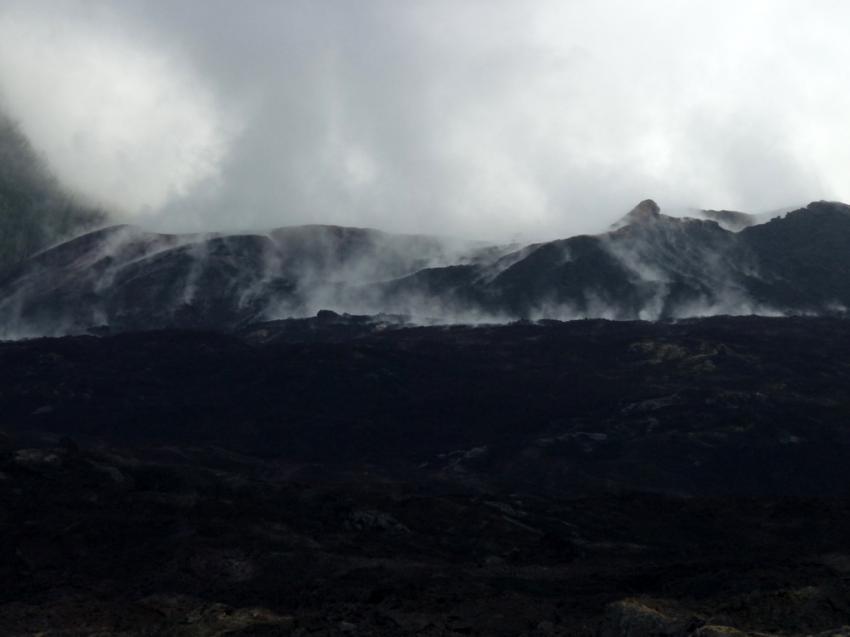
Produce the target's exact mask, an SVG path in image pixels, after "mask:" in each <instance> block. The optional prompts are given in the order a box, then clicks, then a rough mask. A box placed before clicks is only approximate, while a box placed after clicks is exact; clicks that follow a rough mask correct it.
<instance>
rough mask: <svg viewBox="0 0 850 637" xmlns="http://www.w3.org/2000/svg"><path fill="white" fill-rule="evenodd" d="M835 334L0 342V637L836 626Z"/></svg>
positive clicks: (316, 327)
mask: <svg viewBox="0 0 850 637" xmlns="http://www.w3.org/2000/svg"><path fill="white" fill-rule="evenodd" d="M848 360H850V323H848V322H847V321H845V320H844V319H841V318H828V317H823V318H814V317H810V318H805V317H799V318H758V317H741V318H731V317H717V318H712V319H700V320H685V321H679V322H659V323H645V322H609V321H600V320H593V321H576V322H569V323H559V322H554V321H548V322H543V323H539V324H533V323H527V322H520V323H514V324H510V325H505V326H490V327H463V326H454V327H415V326H409V325H406V324H405V323H404V322H403V320H402V319H400V317H396V316H389V315H388V316H383V317H351V316H340V315H335V314H333V313H330V312H323V313H322V314H321V315H320V316H318V317H316V318H313V319H290V320H284V321H273V322H267V323H261V324H252V325H246V326H244V327H242V328H240V329H239V330H237V331H235V332H231V333H221V332H219V333H216V332H199V331H194V332H187V331H153V332H136V333H118V334H114V335H109V334H103V335H101V336H75V337H65V338H58V339H54V338H44V339H36V340H29V341H18V342H7V343H2V344H0V429H2V431H3V437H2V439H1V440H0V534H2V545H3V546H4V547H6V549H5V557H4V559H3V560H2V561H0V572H2V575H0V581H2V582H3V586H2V587H0V633H2V634H9V635H36V634H40V635H94V634H97V635H104V636H105V635H110V636H112V635H128V636H129V635H281V634H282V635H288V634H291V635H309V634H315V635H338V634H360V635H435V636H436V635H528V636H532V635H578V636H581V635H587V636H590V635H593V636H602V637H620V636H622V637H626V636H630V637H645V636H646V637H648V636H660V635H666V636H668V637H670V636H680V637H685V636H702V637H716V636H720V635H725V636H729V635H751V636H754V635H777V636H778V635H786V636H788V635H795V636H797V635H800V636H802V635H819V636H820V635H822V636H824V637H826V636H827V635H830V636H837V635H847V634H850V629H847V628H842V627H843V626H845V625H850V579H848V578H850V540H848V538H850V500H848V492H850V464H848V463H847V462H846V458H847V457H848V452H850V430H848V427H847V423H848V417H850V395H848V393H847V387H848V381H850V365H848V363H847V361H848Z"/></svg>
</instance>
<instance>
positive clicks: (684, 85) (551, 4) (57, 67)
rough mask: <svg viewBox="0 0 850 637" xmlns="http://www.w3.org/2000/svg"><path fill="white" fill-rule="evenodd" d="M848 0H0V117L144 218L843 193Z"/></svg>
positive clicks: (576, 224) (849, 124) (363, 218)
mask: <svg viewBox="0 0 850 637" xmlns="http://www.w3.org/2000/svg"><path fill="white" fill-rule="evenodd" d="M848 33H850V2H845V1H844V0H807V1H806V2H801V1H799V0H789V1H785V0H763V1H762V0H750V1H747V0H734V1H732V0H729V1H726V0H710V1H708V0H706V1H702V0H688V1H687V2H685V1H681V0H641V1H636V0H586V1H585V0H552V1H549V0H538V1H529V0H522V1H521V0H514V1H511V2H501V1H499V0H486V1H485V0H482V1H472V0H468V1H467V0H445V1H444V0H421V1H412V0H411V1H407V0H386V1H383V0H374V1H373V0H356V1H354V0H339V1H336V0H327V1H323V0H307V1H303V2H302V1H297V0H293V1H284V0H276V1H271V0H270V1H263V0H240V1H239V2H233V1H230V0H113V1H111V2H105V1H102V0H56V1H49V0H25V1H24V0H21V1H18V0H0V106H2V108H3V109H5V110H6V111H8V113H9V114H10V115H12V116H13V117H14V118H16V119H18V120H19V122H20V123H21V125H22V127H23V129H24V130H25V132H26V133H27V134H28V135H29V136H30V138H31V139H32V141H33V143H34V144H35V145H36V147H37V148H38V149H39V150H40V151H41V152H42V153H43V154H44V156H45V157H46V158H47V160H48V161H49V163H50V165H51V167H52V169H53V170H54V172H55V173H56V174H57V175H58V176H59V177H60V178H61V179H62V180H64V181H65V182H66V183H67V184H69V185H71V186H72V187H73V188H75V189H76V190H78V191H79V192H82V193H85V194H87V195H88V196H90V197H93V198H95V199H97V200H99V201H101V202H104V203H106V204H108V205H110V206H113V207H115V208H117V209H120V210H121V211H122V213H123V214H125V215H127V216H129V217H130V218H131V219H132V220H134V221H135V222H136V223H140V224H142V225H145V226H148V227H156V228H167V229H180V230H189V229H197V228H205V229H235V228H266V227H273V226H279V225H287V224H295V223H339V224H347V225H358V226H375V227H380V228H384V229H387V230H395V231H408V232H435V233H441V234H447V233H448V234H462V235H465V236H470V237H483V238H505V237H516V236H519V237H524V238H540V237H545V236H564V235H568V234H574V233H577V232H587V231H598V230H601V229H604V228H605V227H606V225H607V224H609V223H611V222H612V221H613V220H614V219H615V218H616V217H618V216H619V215H621V214H622V213H624V212H626V211H627V210H628V209H629V208H631V207H632V206H633V205H634V204H635V203H636V202H637V201H639V200H641V199H644V198H647V197H652V198H654V199H656V200H657V201H658V202H659V203H660V204H661V206H662V208H665V209H668V210H685V209H687V208H689V207H713V208H732V209H741V210H746V211H766V210H771V209H776V208H783V207H787V206H792V205H795V204H799V203H803V202H807V201H809V200H813V199H843V200H845V201H847V200H850V115H848V114H850V37H848V35H847V34H848Z"/></svg>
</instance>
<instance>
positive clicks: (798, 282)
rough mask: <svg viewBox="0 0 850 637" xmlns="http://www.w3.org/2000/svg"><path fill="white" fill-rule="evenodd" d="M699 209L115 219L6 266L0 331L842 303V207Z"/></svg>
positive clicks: (714, 310)
mask: <svg viewBox="0 0 850 637" xmlns="http://www.w3.org/2000/svg"><path fill="white" fill-rule="evenodd" d="M701 215H702V216H703V217H705V218H703V219H691V218H674V217H669V216H665V215H663V214H661V213H660V211H659V209H658V206H657V205H656V204H655V203H654V202H652V201H649V200H647V201H644V202H642V203H641V204H640V205H639V206H637V207H636V208H635V209H634V210H633V211H632V212H630V213H629V214H628V215H626V217H624V219H623V220H622V221H621V222H619V223H618V224H615V226H614V228H613V229H612V230H610V231H609V232H606V233H602V234H599V235H583V236H576V237H571V238H568V239H561V240H556V241H549V242H545V243H540V244H533V245H529V246H525V247H519V246H511V245H507V246H488V245H485V244H481V243H474V242H463V241H450V240H448V239H442V238H435V237H422V236H413V235H391V234H386V233H382V232H379V231H377V230H367V229H358V228H340V227H335V226H305V227H293V228H281V229H277V230H273V231H271V232H269V233H265V234H242V235H208V234H207V235H162V234H155V233H150V232H144V231H142V230H140V229H137V228H132V227H128V226H114V227H109V228H104V229H101V230H98V231H96V232H93V233H90V234H86V235H83V236H80V237H77V238H75V239H73V240H70V241H68V242H65V243H62V244H59V245H57V246H54V247H53V248H50V249H48V250H45V251H42V252H39V253H37V254H35V255H32V256H30V257H28V258H26V259H24V260H23V261H21V262H19V263H18V264H17V266H16V267H15V268H13V269H11V270H10V271H8V272H7V273H6V275H5V276H3V274H2V272H0V337H4V338H20V337H27V336H38V335H62V334H68V333H81V332H85V331H86V330H87V329H89V328H92V327H96V326H102V325H108V326H109V327H110V328H112V329H113V330H124V331H132V330H138V329H149V328H152V327H158V328H191V329H217V330H222V329H224V330H229V329H233V328H236V327H240V326H244V325H247V324H250V323H255V322H258V321H263V320H271V319H280V318H287V317H305V316H312V315H314V314H315V313H316V311H317V310H319V309H323V308H328V309H331V310H336V311H339V312H350V313H355V314H378V313H390V314H404V315H407V316H411V317H413V318H414V319H415V320H416V321H417V322H420V323H425V324H427V323H431V322H434V321H438V322H442V323H457V322H466V323H470V322H472V323H477V322H508V321H511V320H516V319H520V318H524V319H545V318H549V319H576V318H607V319H618V320H633V319H642V320H657V319H675V318H687V317H697V316H712V315H727V314H732V315H748V314H761V315H809V314H815V315H830V314H844V313H846V308H847V307H848V306H850V252H849V251H848V250H847V249H846V246H847V245H848V244H850V207H848V206H846V205H844V204H839V203H829V202H815V203H812V204H810V205H809V206H807V207H806V208H802V209H800V210H797V211H794V212H790V213H788V214H786V215H785V216H784V217H781V218H776V219H774V220H772V221H770V222H768V223H760V224H756V223H755V220H754V219H753V218H751V217H749V216H748V215H744V214H742V213H736V212H732V211H704V212H702V213H701ZM730 228H731V229H730Z"/></svg>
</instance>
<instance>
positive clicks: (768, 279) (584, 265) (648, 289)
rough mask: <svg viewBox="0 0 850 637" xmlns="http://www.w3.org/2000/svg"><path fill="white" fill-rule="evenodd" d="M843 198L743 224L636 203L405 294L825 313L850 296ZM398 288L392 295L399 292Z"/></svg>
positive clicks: (510, 302) (602, 307) (520, 307)
mask: <svg viewBox="0 0 850 637" xmlns="http://www.w3.org/2000/svg"><path fill="white" fill-rule="evenodd" d="M848 248H850V207H848V206H846V205H844V204H840V203H829V202H816V203H812V204H810V205H809V206H807V207H806V208H803V209H800V210H797V211H795V212H792V213H789V214H787V215H786V216H785V217H783V218H778V219H774V220H773V221H771V222H769V223H767V224H763V225H754V226H751V227H747V228H745V229H743V230H741V231H740V232H733V231H731V230H727V229H725V228H723V227H722V226H721V225H720V224H718V223H716V222H715V221H710V220H702V219H691V218H674V217H669V216H666V215H663V214H661V213H660V211H659V209H658V206H657V205H656V204H655V202H653V201H650V200H647V201H644V202H642V203H641V204H639V205H638V206H637V207H636V208H635V209H634V210H632V211H631V212H630V213H629V214H628V215H626V216H625V217H624V218H623V219H622V220H621V221H620V222H618V223H616V224H614V226H613V227H612V230H611V231H609V232H607V233H604V234H600V235H592V236H591V235H583V236H577V237H571V238H569V239H563V240H560V241H552V242H548V243H543V244H539V245H535V246H529V247H527V248H524V249H523V250H521V251H519V252H516V253H514V254H510V255H507V256H505V257H503V258H502V259H499V260H496V261H495V262H493V263H489V264H473V265H468V266H464V267H451V268H442V269H432V270H427V271H422V272H418V273H416V274H414V275H412V276H411V277H408V278H407V279H406V280H403V281H398V282H393V283H392V284H391V285H390V286H388V298H389V299H390V301H388V303H387V308H388V309H389V310H392V311H396V312H398V311H402V310H403V308H404V307H405V305H406V303H407V299H410V298H414V299H417V300H418V301H419V303H420V305H423V306H424V307H428V306H436V305H439V304H440V303H442V304H444V305H448V306H449V307H453V308H458V307H460V308H463V307H466V308H469V307H473V308H476V309H477V310H478V311H480V312H482V313H483V314H485V315H486V314H488V313H489V314H490V315H492V316H502V317H523V318H559V319H569V318H598V317H601V318H611V319H649V320H655V319H666V318H682V317H693V316H705V315H716V314H784V313H792V314H796V313H807V314H808V313H811V314H823V313H831V312H836V311H840V312H843V311H844V310H845V308H846V307H847V306H848V305H850V283H848V282H849V281H850V277H848V276H847V273H848V269H850V250H848ZM397 300H398V302H396V301H397Z"/></svg>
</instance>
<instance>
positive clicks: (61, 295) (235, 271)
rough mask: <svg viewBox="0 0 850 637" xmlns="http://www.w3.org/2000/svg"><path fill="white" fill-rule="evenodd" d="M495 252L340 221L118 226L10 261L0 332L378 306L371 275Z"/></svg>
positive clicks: (198, 322)
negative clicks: (238, 226) (239, 231)
mask: <svg viewBox="0 0 850 637" xmlns="http://www.w3.org/2000/svg"><path fill="white" fill-rule="evenodd" d="M489 253H490V249H488V248H485V247H482V246H481V245H479V244H475V243H471V242H466V243H464V242H454V241H449V240H442V239H437V238H432V237H420V236H412V235H411V236H408V235H389V234H386V233H383V232H379V231H377V230H370V229H360V228H341V227H336V226H302V227H294V228H280V229H277V230H274V231H272V232H270V233H268V234H244V235H214V234H203V235H165V234H155V233H149V232H144V231H142V230H140V229H138V228H134V227H131V226H114V227H110V228H105V229H102V230H98V231H95V232H92V233H89V234H86V235H83V236H80V237H77V238H75V239H73V240H71V241H68V242H65V243H63V244H61V245H58V246H55V247H53V248H51V249H49V250H46V251H44V252H41V253H39V254H36V255H35V256H33V257H31V258H30V259H28V260H27V261H26V262H25V263H23V264H21V265H20V266H19V267H18V268H16V269H15V270H14V271H13V272H11V274H10V275H9V276H7V278H6V279H5V281H3V282H2V283H0V326H2V328H0V337H4V336H5V337H7V338H8V337H16V336H31V335H56V334H64V333H73V332H79V331H81V330H85V329H88V328H91V327H94V326H102V325H109V326H110V327H112V328H115V329H119V330H134V329H150V328H154V327H165V326H179V327H191V328H220V329H221V328H232V327H235V326H238V325H241V324H244V323H247V322H250V321H256V320H258V319H262V318H277V317H286V316H303V315H305V314H314V313H315V312H316V311H317V310H318V309H321V308H322V307H324V306H325V305H331V306H333V305H339V304H344V303H346V302H347V299H348V300H352V301H356V302H357V303H358V305H359V306H361V307H362V306H364V305H365V306H366V309H367V310H368V311H377V310H379V309H380V298H379V297H378V295H377V293H378V292H379V291H380V290H379V289H378V288H375V289H372V290H370V289H369V288H368V285H369V284H374V283H375V282H377V281H381V280H383V279H385V278H393V277H399V276H403V275H405V274H409V273H411V272H415V271H417V270H420V269H422V268H426V267H428V266H433V265H445V264H447V263H452V262H456V261H467V262H475V261H476V260H480V259H487V258H489V256H488V255H489ZM355 290H356V293H355V292H354V291H355Z"/></svg>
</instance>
